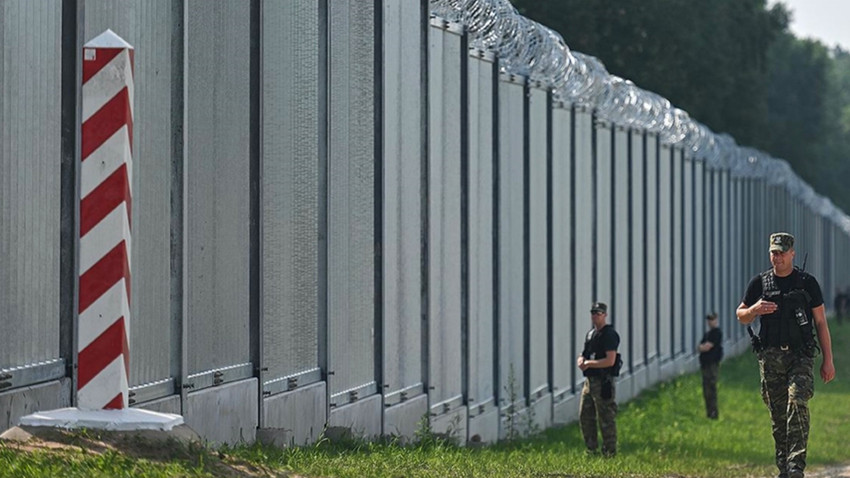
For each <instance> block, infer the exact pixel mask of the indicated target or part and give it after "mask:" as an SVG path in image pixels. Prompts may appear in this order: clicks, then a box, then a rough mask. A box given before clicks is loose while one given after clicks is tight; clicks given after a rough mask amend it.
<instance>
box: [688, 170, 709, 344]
mask: <svg viewBox="0 0 850 478" xmlns="http://www.w3.org/2000/svg"><path fill="white" fill-rule="evenodd" d="M693 201H694V209H693V210H694V213H693V218H692V219H691V220H692V221H693V223H694V233H693V236H694V241H693V244H694V245H693V248H694V251H693V257H694V299H693V300H694V316H693V319H692V321H693V330H694V332H693V336H692V337H691V343H690V344H689V345H690V346H691V347H692V350H693V351H694V352H695V353H696V346H697V343H698V342H699V340H700V338H702V331H703V328H704V326H705V315H706V314H707V313H709V312H710V310H708V309H707V308H706V300H705V298H706V284H707V283H708V278H709V272H708V270H707V269H706V263H705V258H706V256H707V255H709V252H708V251H707V250H706V249H707V245H706V242H705V237H706V230H705V222H704V221H705V215H706V213H707V211H708V210H709V207H710V206H709V205H708V204H707V203H708V201H709V196H708V195H707V194H706V191H705V162H704V161H698V162H696V163H695V164H694V198H693Z"/></svg>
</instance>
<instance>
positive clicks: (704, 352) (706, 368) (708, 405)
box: [697, 312, 723, 420]
mask: <svg viewBox="0 0 850 478" xmlns="http://www.w3.org/2000/svg"><path fill="white" fill-rule="evenodd" d="M705 318H706V322H707V323H708V327H709V328H708V330H707V331H706V332H705V334H703V336H702V340H701V341H700V343H699V345H698V346H697V349H698V350H699V365H700V371H701V372H702V396H703V398H705V413H706V415H707V416H708V418H711V419H713V420H716V419H717V416H718V414H717V378H718V376H719V374H720V360H721V359H723V332H722V331H721V330H720V327H718V325H719V322H720V321H719V320H718V319H717V312H712V313H710V314H708V315H707V316H706V317H705Z"/></svg>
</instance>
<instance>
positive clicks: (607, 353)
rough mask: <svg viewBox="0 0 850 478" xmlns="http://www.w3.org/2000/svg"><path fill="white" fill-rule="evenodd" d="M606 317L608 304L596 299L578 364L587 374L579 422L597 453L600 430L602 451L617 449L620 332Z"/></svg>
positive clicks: (591, 450)
mask: <svg viewBox="0 0 850 478" xmlns="http://www.w3.org/2000/svg"><path fill="white" fill-rule="evenodd" d="M607 317H608V306H607V305H606V304H604V303H602V302H594V303H593V304H592V305H591V306H590V320H591V322H592V323H593V327H592V328H591V329H590V331H589V332H588V333H587V337H586V338H585V342H584V351H583V352H582V354H581V355H579V356H578V358H577V359H576V364H577V365H578V368H579V369H580V370H581V371H582V373H583V374H584V376H585V377H587V378H586V379H585V381H584V387H582V390H581V400H580V402H579V423H580V424H581V434H582V436H583V437H584V443H585V445H587V451H588V452H589V453H596V451H597V447H598V446H599V432H600V431H601V432H602V454H603V455H604V456H606V457H611V456H614V455H615V454H616V453H617V423H616V421H615V419H616V417H617V400H616V396H615V395H616V394H615V387H614V377H616V376H617V375H619V367H620V365H621V364H622V362H621V361H620V360H618V359H619V354H618V353H617V348H618V347H619V346H620V335H619V334H617V331H615V330H614V327H613V326H611V325H609V324H606V323H605V319H606V318H607ZM597 422H598V424H599V429H597Z"/></svg>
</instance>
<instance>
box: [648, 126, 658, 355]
mask: <svg viewBox="0 0 850 478" xmlns="http://www.w3.org/2000/svg"><path fill="white" fill-rule="evenodd" d="M658 152H659V151H658V136H657V135H654V134H649V133H647V135H646V162H645V163H644V164H645V170H644V173H645V175H646V181H645V183H644V190H645V193H646V211H645V218H646V224H645V226H646V244H645V252H646V255H645V264H646V284H645V287H646V289H645V294H644V296H645V298H646V358H647V362H651V361H652V360H653V359H655V358H657V357H658V353H659V351H658V338H659V336H660V334H661V333H660V331H659V325H660V324H659V322H660V314H661V313H660V310H659V306H658V303H659V292H658V290H659V284H660V279H659V267H658V261H659V254H660V251H659V241H658V235H659V234H658V231H659V218H658V211H659V204H660V202H661V201H660V199H659V195H658V166H659V165H658V163H659V161H658Z"/></svg>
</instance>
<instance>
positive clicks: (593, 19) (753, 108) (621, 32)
mask: <svg viewBox="0 0 850 478" xmlns="http://www.w3.org/2000/svg"><path fill="white" fill-rule="evenodd" d="M512 2H513V3H514V5H515V6H516V7H517V9H518V10H519V11H520V13H522V14H523V15H525V16H527V17H529V18H531V19H533V20H536V21H538V22H540V23H542V24H544V25H546V26H548V27H549V28H552V29H553V30H555V31H557V32H558V33H560V34H561V35H562V36H563V37H564V40H565V42H566V43H567V45H568V46H569V47H570V49H572V50H576V51H580V52H582V53H587V54H590V55H593V56H595V57H597V58H599V59H600V60H601V61H602V62H603V63H604V64H605V66H606V68H607V69H608V71H609V72H610V73H611V74H614V75H617V76H620V77H623V78H627V79H630V80H632V81H633V82H635V84H637V85H638V86H640V87H641V88H644V89H646V90H650V91H654V92H656V93H659V94H661V95H662V96H664V97H666V98H667V99H669V100H670V101H671V102H672V103H673V104H674V105H675V106H677V107H679V108H682V109H683V110H685V111H687V112H688V113H689V114H690V115H691V117H692V118H694V119H695V120H697V121H699V122H701V123H703V124H705V125H706V126H708V127H709V128H711V129H712V130H713V131H715V132H717V133H724V132H725V133H729V134H731V135H732V136H733V137H734V138H735V141H736V142H737V143H738V144H739V145H742V146H753V147H756V148H759V149H762V150H764V151H766V152H768V153H769V154H771V155H772V156H774V157H776V158H781V159H785V160H787V161H788V162H789V163H791V165H792V167H793V168H794V171H795V172H797V174H798V175H799V176H800V177H801V178H803V180H805V181H806V182H807V183H809V184H810V185H811V186H812V187H813V188H814V189H815V190H816V191H817V192H818V193H819V194H822V195H824V196H827V197H829V198H830V199H832V201H833V202H834V203H835V204H836V205H837V206H839V207H841V208H842V209H843V210H844V211H845V212H848V213H850V188H847V187H846V186H845V185H844V184H842V183H847V182H848V181H850V53H848V52H845V51H842V50H840V49H836V50H833V51H830V50H829V49H827V48H826V47H825V46H824V45H823V44H821V43H819V42H816V41H813V40H802V39H798V38H795V37H794V36H793V35H792V34H791V33H790V31H789V30H788V24H789V21H790V18H791V17H790V15H791V13H789V11H788V9H787V8H786V7H785V6H784V5H783V4H781V3H780V4H776V5H774V6H773V7H771V8H768V7H767V1H766V0H703V1H697V2H695V1H693V0H593V1H588V0H512Z"/></svg>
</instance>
